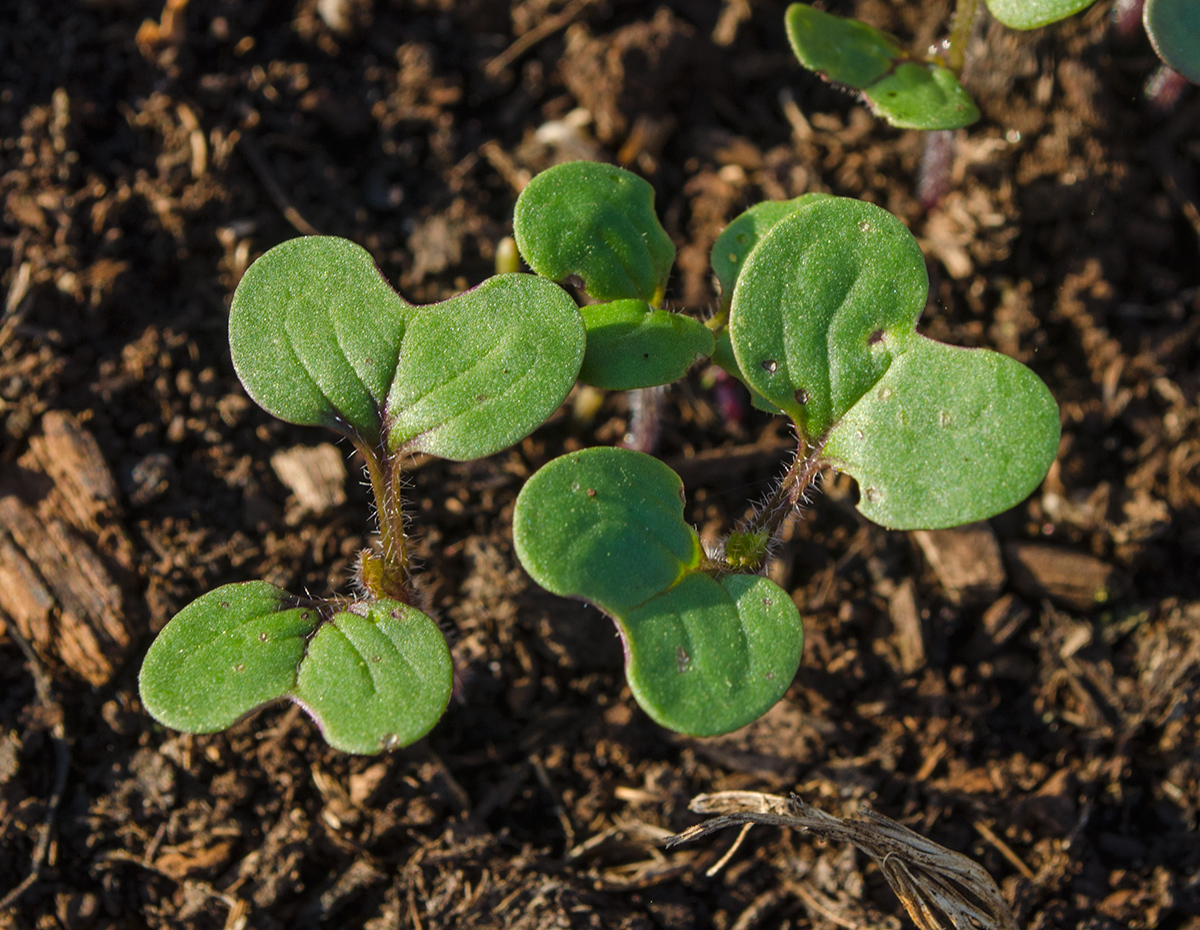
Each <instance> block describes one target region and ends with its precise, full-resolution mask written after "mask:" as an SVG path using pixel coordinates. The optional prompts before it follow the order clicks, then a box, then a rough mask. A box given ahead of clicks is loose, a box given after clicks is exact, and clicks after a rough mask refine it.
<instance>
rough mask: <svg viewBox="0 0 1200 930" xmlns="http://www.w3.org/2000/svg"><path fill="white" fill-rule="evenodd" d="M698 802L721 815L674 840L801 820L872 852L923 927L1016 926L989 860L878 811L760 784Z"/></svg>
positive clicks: (1009, 929) (1008, 929)
mask: <svg viewBox="0 0 1200 930" xmlns="http://www.w3.org/2000/svg"><path fill="white" fill-rule="evenodd" d="M691 809H692V810H693V811H696V812H697V813H702V814H707V813H720V814H722V816H720V817H715V818H713V819H712V820H706V821H705V822H704V823H701V824H697V825H696V826H694V827H692V828H690V829H688V830H685V831H684V832H683V833H680V834H679V835H678V836H673V837H671V838H670V839H668V840H667V845H668V846H674V845H676V844H678V843H686V842H690V841H691V840H696V839H699V838H700V837H702V836H708V834H710V833H713V832H715V831H717V830H720V829H722V828H724V827H728V826H732V825H734V824H749V823H765V824H773V825H775V826H779V827H794V828H796V829H799V830H805V831H807V832H809V833H814V834H816V835H817V836H819V837H822V838H824V839H830V840H837V841H839V842H843V843H852V844H854V845H855V846H857V847H858V848H859V849H861V850H862V851H863V852H865V853H866V854H867V855H868V856H870V857H871V858H872V859H873V860H874V861H875V864H876V865H878V866H879V868H880V870H881V871H882V872H883V876H884V878H886V879H887V882H888V884H889V885H891V886H892V890H893V891H895V892H896V895H897V897H899V898H900V902H901V903H902V904H903V905H904V907H905V909H906V910H907V911H908V913H909V916H910V917H912V919H913V923H915V924H916V925H917V927H918V928H920V930H947V928H951V927H953V928H955V930H1017V922H1016V918H1015V917H1013V914H1012V911H1011V910H1009V907H1008V905H1007V904H1006V903H1005V901H1004V898H1003V897H1002V896H1001V895H1000V889H999V888H997V887H996V883H995V882H994V881H993V880H992V877H991V876H990V875H988V873H987V872H986V871H984V869H983V867H982V866H980V865H978V864H977V863H975V862H972V861H971V860H970V859H968V858H967V857H966V856H963V855H960V854H959V853H956V852H952V851H951V850H949V849H946V848H945V847H944V846H939V845H938V844H937V843H934V842H933V841H932V840H928V839H926V838H925V837H923V836H921V835H920V834H919V833H914V832H913V831H912V830H910V829H908V827H906V826H903V825H902V824H899V823H896V821H894V820H890V819H889V818H887V817H884V816H883V815H882V814H877V813H875V812H874V811H867V812H866V816H865V818H864V819H861V820H858V819H855V820H842V819H841V818H839V817H834V816H833V815H832V814H827V813H825V812H824V811H822V810H818V809H817V808H815V807H810V806H809V805H808V804H805V803H804V802H803V801H801V800H800V799H799V798H798V797H796V796H795V795H792V796H791V797H790V798H781V797H776V796H774V795H769V794H760V793H759V792H757V791H721V792H717V793H715V794H702V795H700V796H699V797H697V798H695V799H694V800H693V801H692V803H691Z"/></svg>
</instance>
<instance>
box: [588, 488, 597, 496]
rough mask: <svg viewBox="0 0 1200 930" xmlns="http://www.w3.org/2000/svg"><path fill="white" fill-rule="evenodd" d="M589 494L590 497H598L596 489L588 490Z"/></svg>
mask: <svg viewBox="0 0 1200 930" xmlns="http://www.w3.org/2000/svg"><path fill="white" fill-rule="evenodd" d="M587 494H588V497H595V496H596V489H595V488H588V492H587Z"/></svg>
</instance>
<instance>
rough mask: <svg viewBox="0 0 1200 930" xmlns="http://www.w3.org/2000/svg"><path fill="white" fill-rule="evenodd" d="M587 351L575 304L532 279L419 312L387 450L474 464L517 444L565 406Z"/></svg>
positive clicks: (404, 356)
mask: <svg viewBox="0 0 1200 930" xmlns="http://www.w3.org/2000/svg"><path fill="white" fill-rule="evenodd" d="M584 348H585V335H584V329H583V322H582V319H581V318H580V315H579V309H578V308H577V307H576V306H575V302H574V301H573V300H572V299H571V298H570V296H569V295H568V294H567V293H566V292H565V291H564V290H563V289H562V288H560V287H558V286H557V285H554V284H552V283H551V282H549V281H545V280H542V279H540V278H537V277H534V276H533V275H528V274H505V275H498V276H496V277H494V278H489V279H488V280H487V281H485V282H484V283H483V284H481V285H479V286H478V287H476V288H473V289H472V290H469V291H467V292H466V293H463V294H459V295H458V296H456V297H452V298H450V299H449V300H446V301H443V302H441V303H437V304H430V305H429V306H425V307H420V308H417V309H416V312H415V313H414V314H413V317H412V322H411V323H410V325H409V327H408V331H407V332H406V333H405V336H404V340H403V343H402V347H401V351H400V360H399V364H398V365H397V368H396V376H395V380H394V382H393V383H392V387H391V391H390V392H389V394H388V397H387V443H388V448H389V450H390V451H392V452H394V453H397V452H404V453H416V452H427V453H430V454H431V455H437V456H440V457H441V458H446V459H453V460H456V461H468V460H471V459H477V458H482V457H483V456H485V455H491V454H492V453H494V452H497V451H499V450H500V449H503V448H505V447H507V446H510V445H512V444H513V443H514V442H517V441H518V440H520V439H523V438H524V437H525V436H527V435H528V434H529V433H531V432H532V431H533V430H534V429H536V428H537V427H538V426H540V425H541V424H542V422H543V421H545V419H546V418H547V417H548V416H550V414H551V413H553V412H554V410H555V409H556V408H557V407H558V405H559V404H560V403H562V401H563V399H564V398H565V397H566V396H567V394H568V392H569V391H570V390H571V386H572V385H573V384H574V383H575V376H576V375H577V374H578V372H579V366H580V365H581V364H582V362H583V355H584Z"/></svg>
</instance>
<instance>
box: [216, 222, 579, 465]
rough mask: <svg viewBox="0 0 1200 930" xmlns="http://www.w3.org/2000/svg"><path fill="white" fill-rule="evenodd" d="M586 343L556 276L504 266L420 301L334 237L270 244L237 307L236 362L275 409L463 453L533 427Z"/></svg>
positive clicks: (363, 434) (407, 448)
mask: <svg viewBox="0 0 1200 930" xmlns="http://www.w3.org/2000/svg"><path fill="white" fill-rule="evenodd" d="M584 343H585V339H584V332H583V323H582V320H581V319H580V316H579V311H578V308H577V307H576V306H575V302H574V301H573V300H572V299H571V298H570V296H569V295H568V294H567V293H566V292H564V291H563V290H562V288H559V287H556V286H555V285H553V284H551V283H550V282H549V281H544V280H541V279H539V278H537V277H535V276H533V275H518V274H509V275H500V276H497V277H494V278H490V279H489V280H487V281H485V282H484V283H483V284H481V285H479V286H478V287H476V288H473V289H472V290H469V291H467V292H466V293H463V294H459V295H457V296H455V297H452V298H450V299H449V300H445V301H442V302H440V303H436V304H430V305H428V306H423V307H418V306H414V305H412V304H409V303H407V302H406V301H405V300H404V299H403V298H401V297H400V295H399V294H397V293H396V292H395V291H394V290H392V288H391V287H390V285H388V283H387V281H385V280H384V278H383V276H382V274H380V272H379V269H378V268H376V267H375V263H374V261H373V260H372V259H371V256H370V254H369V253H368V252H367V251H366V250H365V249H362V248H360V247H359V246H357V245H355V244H354V243H352V242H349V241H347V240H345V239H338V238H335V237H331V236H308V237H303V238H299V239H292V240H290V241H288V242H284V243H282V244H281V245H278V246H276V247H275V248H273V249H271V250H270V251H268V252H267V253H266V254H264V255H263V256H262V257H261V258H259V259H258V261H256V262H255V263H254V264H253V265H251V266H250V268H249V269H248V270H247V271H246V274H245V275H244V276H243V277H242V281H241V283H240V284H239V285H238V288H237V291H236V292H235V293H234V297H233V306H232V308H231V310H230V316H229V345H230V349H231V352H232V354H233V364H234V368H235V369H236V370H237V373H238V377H239V378H241V380H242V383H243V384H244V385H245V387H246V390H247V392H248V393H249V394H250V396H251V397H252V398H253V399H254V400H255V401H257V402H258V404H259V405H260V406H262V407H263V408H264V409H265V410H267V411H268V412H269V413H272V414H274V415H275V416H277V417H279V418H280V419H283V420H287V421H288V422H291V423H300V424H305V425H320V426H327V427H329V428H331V429H334V430H337V431H339V432H341V433H343V434H344V435H348V436H350V437H351V438H359V439H361V440H363V441H364V442H365V443H366V444H367V445H369V446H376V447H377V446H379V445H380V444H382V443H383V442H384V441H385V440H386V443H387V446H388V448H389V450H390V451H392V452H428V453H431V454H433V455H438V456H441V457H443V458H449V459H457V460H468V459H474V458H481V457H482V456H485V455H490V454H491V453H493V452H496V451H498V450H499V449H503V448H504V447H505V446H508V445H511V444H512V443H514V442H516V441H517V440H519V439H521V438H523V437H524V436H526V435H528V434H529V433H530V432H532V431H533V430H534V429H535V428H536V427H537V426H539V425H540V424H541V423H542V422H543V421H544V420H545V419H546V417H548V416H549V415H550V414H551V413H552V412H553V411H554V409H555V408H556V407H557V406H558V405H559V404H560V403H561V402H562V400H563V398H565V397H566V395H567V393H568V392H569V391H570V389H571V385H573V384H574V383H575V375H576V373H577V372H578V371H579V366H580V364H581V363H582V361H583V351H584ZM385 434H386V436H385Z"/></svg>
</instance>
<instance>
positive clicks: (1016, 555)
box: [1004, 542, 1125, 611]
mask: <svg viewBox="0 0 1200 930" xmlns="http://www.w3.org/2000/svg"><path fill="white" fill-rule="evenodd" d="M1004 556H1005V559H1006V560H1007V561H1008V567H1009V570H1010V571H1011V572H1012V580H1013V584H1014V585H1015V586H1016V588H1017V590H1018V591H1020V592H1021V593H1022V594H1025V595H1027V596H1029V597H1036V598H1043V597H1045V598H1049V599H1050V600H1052V601H1054V602H1055V603H1057V604H1059V605H1061V606H1063V607H1066V608H1068V609H1069V610H1078V611H1086V610H1095V609H1096V608H1098V607H1103V606H1104V605H1105V604H1107V603H1109V602H1110V601H1112V600H1114V599H1115V598H1117V597H1119V596H1120V594H1121V592H1122V591H1123V590H1124V588H1125V581H1124V578H1123V577H1122V575H1121V572H1120V570H1118V569H1117V568H1116V567H1115V566H1113V565H1109V564H1108V563H1107V562H1105V561H1104V560H1103V559H1098V558H1096V557H1095V556H1093V555H1088V554H1086V553H1083V552H1076V551H1074V550H1072V549H1067V548H1064V547H1062V546H1054V545H1048V544H1046V543H1029V542H1020V543H1009V544H1007V545H1006V546H1005V547H1004Z"/></svg>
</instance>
